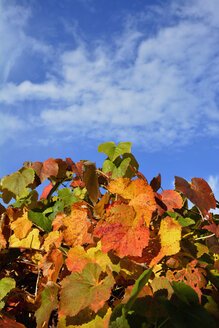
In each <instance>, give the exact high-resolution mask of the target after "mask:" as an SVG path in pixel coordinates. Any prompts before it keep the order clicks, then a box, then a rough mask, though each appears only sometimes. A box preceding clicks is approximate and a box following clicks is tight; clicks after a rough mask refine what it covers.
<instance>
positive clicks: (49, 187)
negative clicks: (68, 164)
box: [40, 182, 53, 200]
mask: <svg viewBox="0 0 219 328" xmlns="http://www.w3.org/2000/svg"><path fill="white" fill-rule="evenodd" d="M52 188H53V184H52V183H51V182H50V184H48V186H46V187H45V188H44V189H43V192H42V195H41V196H40V200H41V199H44V198H46V197H47V196H48V194H49V192H50V191H51V189H52Z"/></svg>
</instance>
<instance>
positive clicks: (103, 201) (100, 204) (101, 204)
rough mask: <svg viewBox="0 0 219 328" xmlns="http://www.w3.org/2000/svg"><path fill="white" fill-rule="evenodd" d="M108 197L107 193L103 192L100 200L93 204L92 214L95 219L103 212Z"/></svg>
mask: <svg viewBox="0 0 219 328" xmlns="http://www.w3.org/2000/svg"><path fill="white" fill-rule="evenodd" d="M109 198H110V194H109V193H107V192H106V193H105V194H104V195H103V197H102V198H101V199H100V201H99V202H98V203H97V204H96V205H95V206H94V215H95V217H96V218H97V219H100V218H101V217H102V216H103V214H104V213H105V205H106V204H108V202H109Z"/></svg>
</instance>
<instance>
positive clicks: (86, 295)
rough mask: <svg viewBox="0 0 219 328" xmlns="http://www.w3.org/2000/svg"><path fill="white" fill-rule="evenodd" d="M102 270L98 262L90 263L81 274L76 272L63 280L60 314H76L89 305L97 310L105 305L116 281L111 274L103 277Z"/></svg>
mask: <svg viewBox="0 0 219 328" xmlns="http://www.w3.org/2000/svg"><path fill="white" fill-rule="evenodd" d="M101 272H102V269H101V267H100V266H99V265H98V264H96V263H88V264H86V265H85V267H84V269H83V271H82V273H81V274H80V273H78V272H74V273H72V274H71V275H70V276H67V277H66V278H65V279H63V280H62V282H61V285H62V289H61V293H60V311H59V315H60V316H62V315H69V316H74V315H76V314H77V313H78V312H79V311H80V310H82V309H84V308H86V307H87V306H90V307H91V309H92V310H93V311H95V312H97V311H98V310H99V309H100V308H101V307H102V306H103V305H104V303H105V301H106V300H107V299H108V298H109V297H110V293H111V288H112V287H113V285H114V283H115V281H114V279H113V277H112V276H111V275H107V276H106V277H105V278H101Z"/></svg>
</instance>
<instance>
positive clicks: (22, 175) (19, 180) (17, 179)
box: [1, 168, 35, 196]
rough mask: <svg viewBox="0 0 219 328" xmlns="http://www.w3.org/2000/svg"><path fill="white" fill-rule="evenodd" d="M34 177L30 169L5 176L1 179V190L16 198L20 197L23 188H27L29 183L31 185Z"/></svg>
mask: <svg viewBox="0 0 219 328" xmlns="http://www.w3.org/2000/svg"><path fill="white" fill-rule="evenodd" d="M34 176H35V173H34V170H33V169H31V168H29V169H23V170H22V171H21V172H20V171H17V172H15V173H12V174H11V175H8V176H5V177H4V178H3V179H2V181H1V183H2V188H3V189H7V190H9V191H10V192H12V193H13V194H14V195H16V196H21V194H22V192H23V191H24V189H25V187H27V186H28V185H29V184H30V183H33V181H34Z"/></svg>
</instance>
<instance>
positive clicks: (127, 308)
mask: <svg viewBox="0 0 219 328" xmlns="http://www.w3.org/2000/svg"><path fill="white" fill-rule="evenodd" d="M151 272H152V269H148V270H145V271H144V272H143V273H142V274H141V276H140V277H139V278H138V279H137V280H136V282H135V285H134V287H133V289H132V293H131V296H130V299H129V300H128V302H127V303H126V304H125V306H124V309H125V312H126V313H128V312H129V311H130V310H131V308H132V306H133V304H134V302H135V300H136V298H137V296H138V294H139V293H140V292H141V290H142V289H143V287H144V286H145V285H146V283H147V282H148V279H149V278H150V276H151Z"/></svg>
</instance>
